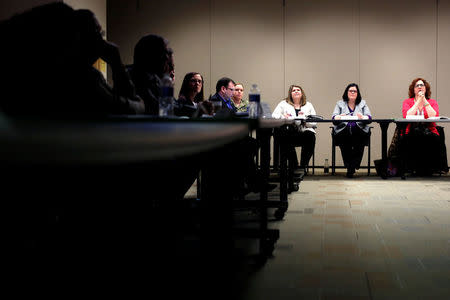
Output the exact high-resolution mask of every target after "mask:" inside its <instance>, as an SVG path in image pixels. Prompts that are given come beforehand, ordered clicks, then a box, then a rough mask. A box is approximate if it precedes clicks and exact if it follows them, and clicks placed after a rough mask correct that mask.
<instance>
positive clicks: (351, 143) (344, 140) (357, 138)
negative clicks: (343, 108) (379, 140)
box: [334, 126, 369, 170]
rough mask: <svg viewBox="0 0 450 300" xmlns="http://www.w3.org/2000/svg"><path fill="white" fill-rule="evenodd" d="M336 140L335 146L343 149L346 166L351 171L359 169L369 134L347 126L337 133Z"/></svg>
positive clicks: (356, 127)
mask: <svg viewBox="0 0 450 300" xmlns="http://www.w3.org/2000/svg"><path fill="white" fill-rule="evenodd" d="M334 139H335V145H337V146H339V148H340V149H341V154H342V160H343V161H344V166H345V167H346V168H347V169H349V170H355V169H359V167H360V165H361V160H362V157H363V154H364V146H365V145H367V142H368V139H369V134H368V133H366V132H365V131H364V130H362V129H361V128H359V127H358V126H355V127H349V126H347V127H345V128H344V130H342V131H340V132H339V133H337V134H336V135H335V136H334Z"/></svg>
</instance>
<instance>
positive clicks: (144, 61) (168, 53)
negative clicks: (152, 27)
mask: <svg viewBox="0 0 450 300" xmlns="http://www.w3.org/2000/svg"><path fill="white" fill-rule="evenodd" d="M172 54H173V51H172V50H171V49H170V48H168V41H167V40H166V39H165V38H163V37H161V36H159V35H155V34H149V35H146V36H143V37H142V38H141V39H140V40H139V42H138V43H137V44H136V46H135V47H134V59H133V64H134V67H135V68H136V69H140V70H143V71H145V72H147V73H154V74H156V75H158V76H159V77H162V76H163V74H165V73H169V72H170V71H171V70H170V69H171V67H172V68H173V57H172Z"/></svg>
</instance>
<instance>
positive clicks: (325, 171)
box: [323, 158, 330, 174]
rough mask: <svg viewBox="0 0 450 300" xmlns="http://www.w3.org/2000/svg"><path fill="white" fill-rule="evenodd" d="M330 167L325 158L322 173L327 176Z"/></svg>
mask: <svg viewBox="0 0 450 300" xmlns="http://www.w3.org/2000/svg"><path fill="white" fill-rule="evenodd" d="M329 169H330V166H329V165H328V158H325V163H324V164H323V172H324V173H325V174H328V172H329Z"/></svg>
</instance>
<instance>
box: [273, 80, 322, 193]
mask: <svg viewBox="0 0 450 300" xmlns="http://www.w3.org/2000/svg"><path fill="white" fill-rule="evenodd" d="M315 114H316V111H315V109H314V106H313V105H312V104H311V102H308V101H306V94H305V92H304V90H303V88H302V87H301V86H299V85H296V84H294V85H291V86H290V87H289V91H288V96H287V97H286V99H285V100H283V101H281V102H280V103H278V105H277V107H276V108H275V110H274V111H273V113H272V117H273V118H275V119H294V118H296V117H306V116H308V115H315ZM316 125H317V124H316V123H311V122H305V123H304V122H299V124H298V126H295V127H293V126H286V127H283V128H281V130H280V131H279V136H280V137H282V138H286V139H287V142H288V144H289V145H290V147H289V148H288V150H287V151H288V153H287V155H288V162H289V184H288V186H289V191H292V190H294V191H295V190H297V185H296V184H295V183H294V182H293V180H294V170H295V169H297V168H298V159H297V153H296V152H295V147H298V146H301V147H302V151H301V156H300V169H301V170H302V171H304V172H305V173H306V167H307V166H308V163H309V160H310V159H311V156H312V155H313V153H314V147H315V145H316V131H315V130H314V128H315V127H316ZM277 135H278V133H277Z"/></svg>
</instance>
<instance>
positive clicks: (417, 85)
mask: <svg viewBox="0 0 450 300" xmlns="http://www.w3.org/2000/svg"><path fill="white" fill-rule="evenodd" d="M423 86H425V84H423V83H418V84H416V88H420V87H423Z"/></svg>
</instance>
